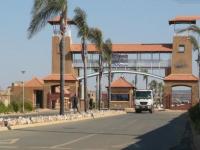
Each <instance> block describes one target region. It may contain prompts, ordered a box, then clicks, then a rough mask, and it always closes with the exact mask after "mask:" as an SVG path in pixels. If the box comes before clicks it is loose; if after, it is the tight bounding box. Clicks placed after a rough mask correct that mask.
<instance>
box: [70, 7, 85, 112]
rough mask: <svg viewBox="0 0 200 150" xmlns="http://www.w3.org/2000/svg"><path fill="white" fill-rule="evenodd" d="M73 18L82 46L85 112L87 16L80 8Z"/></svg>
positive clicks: (76, 10) (76, 9)
mask: <svg viewBox="0 0 200 150" xmlns="http://www.w3.org/2000/svg"><path fill="white" fill-rule="evenodd" d="M74 12H75V16H74V18H73V21H74V22H75V23H76V27H77V29H78V37H80V38H81V44H82V60H83V65H84V110H85V112H87V107H88V92H87V60H88V55H87V43H86V40H87V38H88V33H89V28H88V25H87V15H86V12H85V11H83V10H82V9H81V8H79V7H77V8H75V10H74Z"/></svg>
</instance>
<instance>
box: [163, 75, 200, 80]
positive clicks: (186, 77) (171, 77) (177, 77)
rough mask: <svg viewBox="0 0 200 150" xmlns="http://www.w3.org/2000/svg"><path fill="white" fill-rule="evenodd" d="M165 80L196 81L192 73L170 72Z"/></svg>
mask: <svg viewBox="0 0 200 150" xmlns="http://www.w3.org/2000/svg"><path fill="white" fill-rule="evenodd" d="M164 80H165V81H198V80H199V79H198V78H197V77H195V76H194V75H193V74H170V75H168V76H166V77H165V78H164Z"/></svg>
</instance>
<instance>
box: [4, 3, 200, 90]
mask: <svg viewBox="0 0 200 150" xmlns="http://www.w3.org/2000/svg"><path fill="white" fill-rule="evenodd" d="M32 5H33V0H6V1H2V2H1V5H0V18H1V23H0V52H1V54H0V68H1V73H0V88H5V87H7V86H9V85H10V84H11V83H12V82H14V81H19V80H22V79H26V80H29V79H31V78H32V77H33V76H38V77H44V76H46V75H48V74H49V73H50V72H51V35H52V28H51V27H50V26H49V25H47V26H46V28H44V30H43V31H41V32H40V33H38V34H37V35H36V36H35V37H33V38H32V39H31V40H28V39H27V32H26V30H27V28H28V25H29V22H30V19H31V15H30V11H31V8H32ZM76 6H79V7H81V8H83V9H84V10H85V11H86V12H87V15H88V24H89V25H90V26H92V27H99V28H101V29H102V31H103V33H104V37H105V38H111V39H112V41H113V43H159V42H161V43H170V42H172V36H173V28H172V27H170V26H169V25H168V20H169V19H171V18H173V17H175V16H177V15H200V0H188V1H187V0H84V1H83V0H69V11H68V15H69V17H70V18H72V17H73V10H74V8H75V7H76ZM72 31H73V32H72V36H73V42H74V43H78V42H79V39H78V38H77V37H76V32H75V30H74V29H73V30H72ZM21 70H26V73H25V75H22V74H21Z"/></svg>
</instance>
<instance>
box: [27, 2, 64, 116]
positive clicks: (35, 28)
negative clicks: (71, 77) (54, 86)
mask: <svg viewBox="0 0 200 150" xmlns="http://www.w3.org/2000/svg"><path fill="white" fill-rule="evenodd" d="M31 14H32V20H31V22H30V25H29V28H28V38H29V39H30V38H32V37H33V36H34V35H35V34H36V33H37V32H39V31H40V30H41V29H42V28H43V27H45V25H46V24H47V22H48V20H49V19H51V18H52V17H55V16H57V15H59V16H60V24H59V25H60V34H61V39H60V43H59V48H60V115H64V83H65V81H64V72H65V71H64V50H65V26H66V25H67V21H66V18H67V0H35V1H34V5H33V8H32V11H31Z"/></svg>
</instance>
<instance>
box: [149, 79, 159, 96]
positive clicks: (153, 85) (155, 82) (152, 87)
mask: <svg viewBox="0 0 200 150" xmlns="http://www.w3.org/2000/svg"><path fill="white" fill-rule="evenodd" d="M157 85H158V82H157V81H156V80H152V81H151V82H150V83H149V88H150V89H151V90H152V91H153V93H154V96H155V94H156V93H157Z"/></svg>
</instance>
